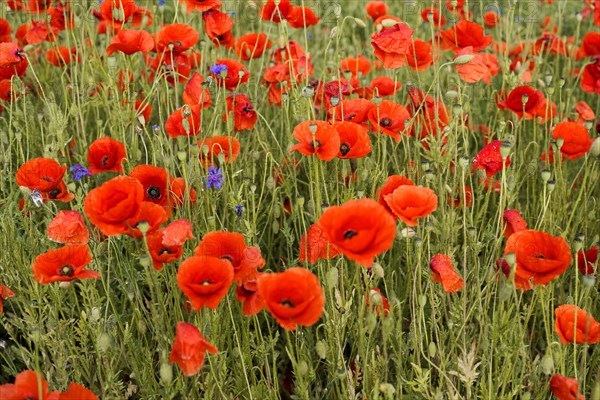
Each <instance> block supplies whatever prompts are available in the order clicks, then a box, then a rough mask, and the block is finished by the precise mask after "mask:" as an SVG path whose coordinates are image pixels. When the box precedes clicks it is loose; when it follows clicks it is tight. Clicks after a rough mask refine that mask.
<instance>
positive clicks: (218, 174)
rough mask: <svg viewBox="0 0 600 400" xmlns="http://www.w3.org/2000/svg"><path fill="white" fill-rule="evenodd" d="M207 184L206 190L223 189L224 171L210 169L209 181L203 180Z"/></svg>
mask: <svg viewBox="0 0 600 400" xmlns="http://www.w3.org/2000/svg"><path fill="white" fill-rule="evenodd" d="M202 180H203V181H204V182H205V183H206V188H207V189H210V188H213V189H221V188H222V187H223V171H221V168H217V167H210V168H209V169H208V179H202Z"/></svg>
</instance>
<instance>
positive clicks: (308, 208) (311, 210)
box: [306, 199, 315, 214]
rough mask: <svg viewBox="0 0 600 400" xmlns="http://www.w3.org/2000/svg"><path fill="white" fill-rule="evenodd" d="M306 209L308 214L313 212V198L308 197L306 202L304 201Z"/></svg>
mask: <svg viewBox="0 0 600 400" xmlns="http://www.w3.org/2000/svg"><path fill="white" fill-rule="evenodd" d="M306 211H308V212H309V213H310V214H314V213H315V202H314V201H313V199H309V200H308V203H306Z"/></svg>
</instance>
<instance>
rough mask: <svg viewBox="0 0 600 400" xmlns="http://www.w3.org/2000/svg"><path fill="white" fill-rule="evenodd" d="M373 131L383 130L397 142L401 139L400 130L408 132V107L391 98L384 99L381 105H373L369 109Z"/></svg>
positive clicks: (382, 131)
mask: <svg viewBox="0 0 600 400" xmlns="http://www.w3.org/2000/svg"><path fill="white" fill-rule="evenodd" d="M368 116H369V122H371V132H381V133H383V134H384V135H388V136H391V137H392V138H394V140H395V141H396V142H399V141H400V138H401V136H400V132H402V133H407V132H408V128H409V127H408V126H406V125H407V122H408V121H409V120H410V114H409V113H408V110H407V109H406V107H404V106H402V105H400V104H398V103H396V102H393V101H391V100H383V101H382V102H381V104H380V105H379V106H375V105H373V106H372V107H371V109H370V110H369V114H368Z"/></svg>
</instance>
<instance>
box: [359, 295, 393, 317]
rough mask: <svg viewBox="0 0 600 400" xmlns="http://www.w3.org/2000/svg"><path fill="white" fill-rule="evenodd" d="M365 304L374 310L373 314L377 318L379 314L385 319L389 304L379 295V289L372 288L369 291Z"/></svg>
mask: <svg viewBox="0 0 600 400" xmlns="http://www.w3.org/2000/svg"><path fill="white" fill-rule="evenodd" d="M365 303H366V304H367V306H370V307H371V308H372V309H374V310H375V314H376V315H377V316H378V317H379V316H381V314H383V316H384V317H387V316H388V315H389V313H390V302H389V301H388V299H387V297H385V296H384V295H382V294H381V289H379V288H373V289H371V290H370V291H369V293H368V294H367V298H366V300H365Z"/></svg>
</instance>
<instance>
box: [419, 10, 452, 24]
mask: <svg viewBox="0 0 600 400" xmlns="http://www.w3.org/2000/svg"><path fill="white" fill-rule="evenodd" d="M421 19H422V20H423V22H427V23H430V24H432V25H433V26H434V27H436V28H438V29H439V28H441V27H442V26H444V25H446V17H444V14H442V13H440V12H439V10H438V9H437V8H435V7H434V8H426V9H424V10H423V11H422V12H421Z"/></svg>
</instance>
